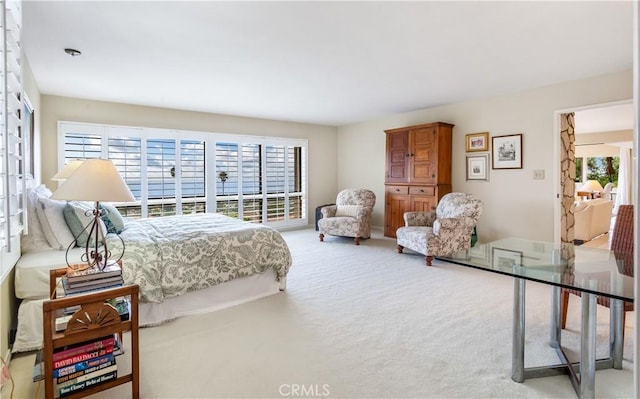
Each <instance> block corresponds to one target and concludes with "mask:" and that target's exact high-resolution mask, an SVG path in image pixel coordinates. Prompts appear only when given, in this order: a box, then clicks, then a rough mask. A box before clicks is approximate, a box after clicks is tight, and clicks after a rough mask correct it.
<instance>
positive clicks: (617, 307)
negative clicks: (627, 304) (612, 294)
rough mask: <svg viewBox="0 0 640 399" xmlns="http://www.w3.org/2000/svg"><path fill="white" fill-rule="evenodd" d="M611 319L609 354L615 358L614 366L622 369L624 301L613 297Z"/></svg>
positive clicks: (610, 306) (610, 305)
mask: <svg viewBox="0 0 640 399" xmlns="http://www.w3.org/2000/svg"><path fill="white" fill-rule="evenodd" d="M609 308H610V312H611V313H610V315H611V316H610V321H609V356H610V357H611V359H612V360H613V368H614V369H618V370H622V346H623V345H624V338H623V335H622V320H623V318H624V303H623V302H622V301H621V300H619V299H613V298H612V299H611V301H610V304H609Z"/></svg>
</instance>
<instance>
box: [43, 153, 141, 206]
mask: <svg viewBox="0 0 640 399" xmlns="http://www.w3.org/2000/svg"><path fill="white" fill-rule="evenodd" d="M51 198H53V199H60V200H69V201H70V200H76V201H106V202H131V201H135V198H134V197H133V194H131V190H129V187H128V186H127V184H126V183H125V182H124V180H123V179H122V176H120V173H119V172H118V170H117V169H116V167H115V166H114V165H113V162H111V161H110V160H108V159H87V160H85V161H84V162H82V165H80V166H79V167H78V168H77V169H76V170H75V171H74V172H73V173H72V174H71V175H70V176H69V177H68V178H67V181H66V182H65V183H64V184H63V185H62V186H60V188H58V189H57V190H56V191H55V192H54V193H53V195H52V196H51Z"/></svg>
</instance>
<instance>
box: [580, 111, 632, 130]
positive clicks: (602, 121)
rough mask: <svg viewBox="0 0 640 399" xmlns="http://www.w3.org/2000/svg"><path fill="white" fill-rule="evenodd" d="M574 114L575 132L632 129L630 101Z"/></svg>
mask: <svg viewBox="0 0 640 399" xmlns="http://www.w3.org/2000/svg"><path fill="white" fill-rule="evenodd" d="M575 114H576V115H575V132H576V134H581V133H598V132H614V131H619V130H633V104H632V103H629V104H620V105H612V106H608V107H601V108H594V109H587V110H584V111H577V112H576V113H575Z"/></svg>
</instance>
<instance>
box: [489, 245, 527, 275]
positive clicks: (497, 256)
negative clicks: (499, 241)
mask: <svg viewBox="0 0 640 399" xmlns="http://www.w3.org/2000/svg"><path fill="white" fill-rule="evenodd" d="M513 266H522V252H519V251H510V250H507V249H502V248H496V247H492V248H491V267H492V268H493V269H498V270H511V269H512V268H513Z"/></svg>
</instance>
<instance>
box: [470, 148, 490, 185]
mask: <svg viewBox="0 0 640 399" xmlns="http://www.w3.org/2000/svg"><path fill="white" fill-rule="evenodd" d="M467 180H489V154H478V155H467Z"/></svg>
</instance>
